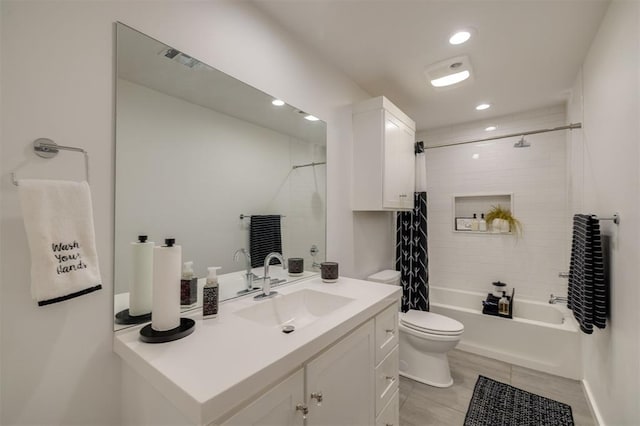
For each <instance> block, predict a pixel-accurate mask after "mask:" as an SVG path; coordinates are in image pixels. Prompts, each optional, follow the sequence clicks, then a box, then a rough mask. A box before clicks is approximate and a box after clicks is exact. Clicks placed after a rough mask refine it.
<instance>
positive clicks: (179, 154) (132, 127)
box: [115, 79, 326, 293]
mask: <svg viewBox="0 0 640 426" xmlns="http://www.w3.org/2000/svg"><path fill="white" fill-rule="evenodd" d="M117 103H118V106H117V111H118V126H117V131H116V133H117V136H116V139H117V141H118V142H117V144H118V147H117V154H116V173H117V175H118V177H119V179H118V180H117V182H116V212H115V215H116V217H115V219H116V224H117V229H116V234H115V244H116V245H115V247H116V250H115V262H116V269H115V288H116V292H117V293H121V292H123V291H128V288H129V285H128V281H129V273H130V267H131V251H130V243H131V241H135V240H136V236H137V235H139V234H141V233H144V234H147V235H148V236H149V238H150V240H151V241H155V242H156V243H158V244H160V243H162V241H163V238H166V237H171V236H172V237H175V238H177V241H178V244H180V245H181V246H182V257H183V260H184V261H188V260H191V261H193V262H194V270H195V273H196V275H197V276H199V277H204V276H206V273H207V267H208V266H220V267H222V270H221V271H219V273H221V274H224V273H229V272H233V271H243V270H244V269H245V263H244V258H242V259H240V261H238V262H235V261H234V260H233V252H234V251H235V250H236V249H239V248H246V249H248V248H249V244H248V241H249V223H250V220H249V219H246V220H242V221H241V220H240V219H239V217H238V216H239V215H240V214H241V213H243V214H246V215H250V214H279V215H283V216H284V217H283V218H282V220H281V225H282V247H283V254H284V255H285V257H290V256H294V257H304V255H307V263H306V266H307V268H311V257H310V255H309V248H310V247H311V245H312V244H316V245H317V246H318V248H319V249H320V250H321V252H322V253H325V243H324V240H325V214H324V211H325V207H326V196H325V186H326V182H325V175H326V174H325V167H324V166H322V167H318V168H317V170H314V168H304V169H296V170H292V166H293V165H294V164H306V163H310V162H312V161H325V158H326V148H325V146H318V145H315V144H311V143H308V142H305V141H301V140H298V139H296V138H294V137H291V136H289V135H285V134H282V133H278V132H276V131H274V130H271V129H267V128H264V127H261V126H258V125H255V124H252V123H249V122H246V121H243V120H240V119H237V118H234V117H230V116H228V115H225V114H221V113H219V112H216V111H214V110H211V109H208V108H204V107H201V106H199V105H195V104H192V103H190V102H187V101H184V100H182V99H178V98H175V97H172V96H168V95H165V94H163V93H160V92H158V91H155V90H152V89H149V88H146V87H143V86H140V85H138V84H134V83H131V82H129V81H126V80H122V79H118V87H117ZM305 121H306V120H305ZM314 124H315V123H309V125H310V126H311V125H314ZM314 172H315V174H314ZM316 178H317V179H316Z"/></svg>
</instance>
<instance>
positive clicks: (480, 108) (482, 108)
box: [476, 104, 491, 111]
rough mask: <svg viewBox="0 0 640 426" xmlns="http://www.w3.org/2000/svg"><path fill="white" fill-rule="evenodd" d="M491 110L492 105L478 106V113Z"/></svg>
mask: <svg viewBox="0 0 640 426" xmlns="http://www.w3.org/2000/svg"><path fill="white" fill-rule="evenodd" d="M488 108H491V104H480V105H478V106H476V110H478V111H482V110H485V109H488Z"/></svg>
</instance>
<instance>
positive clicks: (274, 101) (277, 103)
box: [271, 99, 284, 106]
mask: <svg viewBox="0 0 640 426" xmlns="http://www.w3.org/2000/svg"><path fill="white" fill-rule="evenodd" d="M271 103H272V104H273V105H275V106H283V105H284V101H281V100H280V99H274V100H272V101H271Z"/></svg>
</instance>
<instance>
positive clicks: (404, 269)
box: [396, 192, 429, 312]
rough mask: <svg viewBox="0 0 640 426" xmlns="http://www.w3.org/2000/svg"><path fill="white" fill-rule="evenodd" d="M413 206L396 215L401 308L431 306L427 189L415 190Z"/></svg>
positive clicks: (425, 308) (425, 309)
mask: <svg viewBox="0 0 640 426" xmlns="http://www.w3.org/2000/svg"><path fill="white" fill-rule="evenodd" d="M414 197H415V200H414V208H413V211H410V212H399V213H398V214H397V218H396V270H397V271H400V278H401V281H402V289H403V292H402V312H406V311H408V310H409V309H414V310H419V311H428V310H429V270H428V266H429V256H428V253H427V193H426V192H416V193H415V194H414Z"/></svg>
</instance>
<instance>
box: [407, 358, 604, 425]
mask: <svg viewBox="0 0 640 426" xmlns="http://www.w3.org/2000/svg"><path fill="white" fill-rule="evenodd" d="M449 365H450V367H451V375H452V376H453V386H451V387H448V388H444V389H443V388H436V387H433V386H428V385H425V384H423V383H420V382H416V381H413V380H411V379H407V378H405V377H402V376H401V377H400V426H430V425H434V426H449V425H451V426H462V424H463V423H464V417H465V414H466V412H467V408H468V407H469V401H470V400H471V396H472V395H473V388H474V386H475V384H476V380H477V379H478V375H483V376H485V377H489V378H492V379H494V380H497V381H500V382H503V383H508V384H510V385H512V386H515V387H517V388H520V389H524V390H526V391H529V392H532V393H535V394H538V395H542V396H545V397H547V398H551V399H555V400H556V401H560V402H564V403H565V404H569V405H570V406H571V411H572V413H573V420H574V422H575V424H576V426H593V425H595V422H594V420H593V418H592V417H591V412H590V410H589V406H588V405H587V400H586V398H585V396H584V394H583V391H582V385H581V383H580V382H579V381H577V380H571V379H565V378H563V377H558V376H553V375H551V374H546V373H541V372H539V371H535V370H530V369H528V368H524V367H518V366H517V365H512V364H509V363H506V362H502V361H497V360H494V359H491V358H486V357H482V356H479V355H474V354H471V353H468V352H462V351H459V350H453V351H451V352H449Z"/></svg>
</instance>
